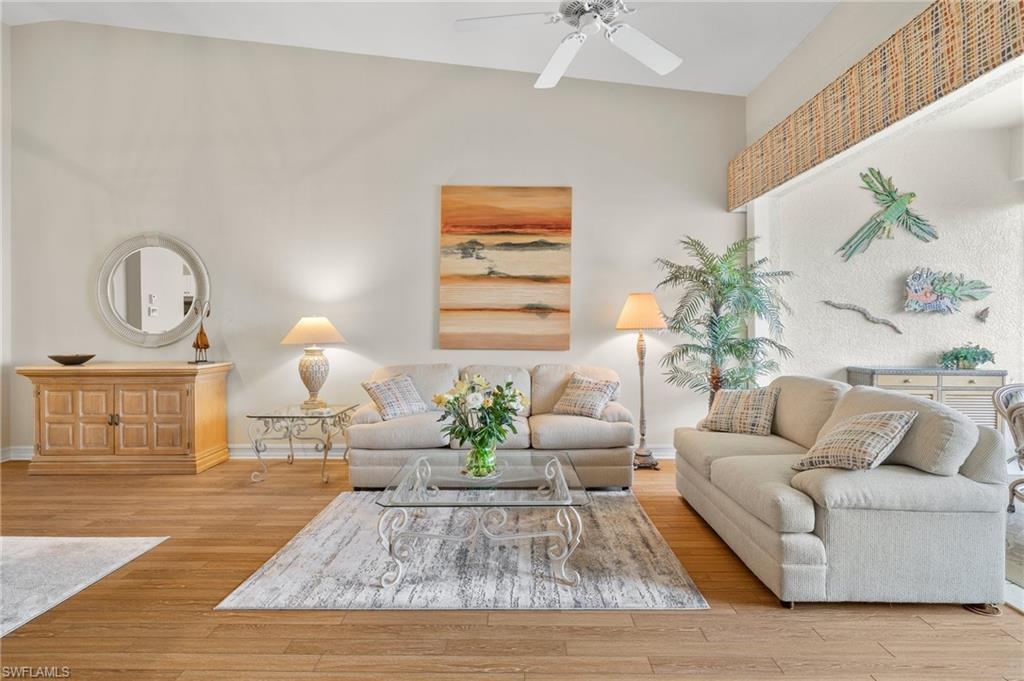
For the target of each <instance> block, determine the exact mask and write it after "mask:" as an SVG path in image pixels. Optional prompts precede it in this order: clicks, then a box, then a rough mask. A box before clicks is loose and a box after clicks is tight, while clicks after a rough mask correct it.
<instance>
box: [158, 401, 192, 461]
mask: <svg viewBox="0 0 1024 681" xmlns="http://www.w3.org/2000/svg"><path fill="white" fill-rule="evenodd" d="M191 398H192V390H191V386H190V385H186V384H182V385H159V386H156V387H154V388H153V451H154V453H156V454H187V453H188V452H189V449H190V445H191V443H190V442H189V437H188V433H189V429H190V428H191V424H190V422H189V414H190V413H191V402H190V400H191Z"/></svg>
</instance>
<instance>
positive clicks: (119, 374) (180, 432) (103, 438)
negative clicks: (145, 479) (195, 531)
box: [17, 362, 232, 475]
mask: <svg viewBox="0 0 1024 681" xmlns="http://www.w3.org/2000/svg"><path fill="white" fill-rule="evenodd" d="M231 366H232V365H231V363H230V362H211V363H208V364H189V363H187V362H133V363H124V362H96V363H94V364H85V365H79V366H58V365H51V366H24V367H18V369H17V372H18V373H19V374H21V375H22V376H25V377H27V378H28V379H30V380H31V381H32V383H33V387H34V389H33V393H32V394H33V398H34V399H35V420H36V424H35V425H36V428H35V430H36V437H35V440H36V442H35V453H34V455H33V456H32V462H31V463H30V464H29V466H28V472H29V474H30V475H38V474H54V473H76V474H93V473H134V474H153V473H193V474H195V473H199V472H200V471H204V470H206V469H207V468H210V467H211V466H216V465H217V464H219V463H221V462H222V461H227V458H228V443H227V439H228V429H227V407H226V401H227V397H226V394H227V388H226V378H227V374H228V372H229V371H230V370H231Z"/></svg>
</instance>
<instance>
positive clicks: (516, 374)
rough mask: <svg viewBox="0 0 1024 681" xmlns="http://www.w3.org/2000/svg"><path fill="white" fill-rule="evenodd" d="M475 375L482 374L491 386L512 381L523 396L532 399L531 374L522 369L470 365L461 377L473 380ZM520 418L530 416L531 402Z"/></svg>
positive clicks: (524, 407)
mask: <svg viewBox="0 0 1024 681" xmlns="http://www.w3.org/2000/svg"><path fill="white" fill-rule="evenodd" d="M475 374H480V375H481V376H483V377H484V379H486V381H487V382H488V383H490V384H491V385H504V384H505V383H506V382H508V381H512V385H514V386H515V387H516V389H517V390H519V391H520V392H521V393H523V395H525V396H526V397H527V398H529V397H530V393H531V390H530V372H529V371H527V370H526V369H523V368H522V367H510V366H503V365H500V364H470V365H469V366H467V367H463V368H462V371H461V372H459V375H460V376H461V377H462V378H463V379H467V380H468V379H471V378H473V376H474V375H475ZM519 415H520V416H529V415H530V402H529V399H527V401H526V404H524V405H523V409H522V411H520V412H519Z"/></svg>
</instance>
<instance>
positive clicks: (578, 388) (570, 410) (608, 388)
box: [551, 373, 619, 419]
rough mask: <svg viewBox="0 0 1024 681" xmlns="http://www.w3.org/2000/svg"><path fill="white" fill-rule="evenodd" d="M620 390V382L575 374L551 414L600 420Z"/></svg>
mask: <svg viewBox="0 0 1024 681" xmlns="http://www.w3.org/2000/svg"><path fill="white" fill-rule="evenodd" d="M618 390H619V382H618V381H595V380H594V379H592V378H587V377H586V376H584V375H583V374H580V373H574V374H573V375H572V378H570V379H569V383H568V384H566V386H565V390H564V391H563V392H562V396H561V397H559V398H558V401H557V402H555V406H554V407H552V409H551V413H553V414H564V415H567V416H586V417H587V418H592V419H599V418H601V414H603V413H604V409H605V407H607V406H608V403H609V402H610V401H611V399H612V395H614V394H615V393H616V392H618Z"/></svg>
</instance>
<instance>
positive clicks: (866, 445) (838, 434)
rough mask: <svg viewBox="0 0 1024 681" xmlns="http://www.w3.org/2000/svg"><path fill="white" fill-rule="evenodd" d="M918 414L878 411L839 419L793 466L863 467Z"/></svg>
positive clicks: (874, 462)
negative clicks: (842, 419)
mask: <svg viewBox="0 0 1024 681" xmlns="http://www.w3.org/2000/svg"><path fill="white" fill-rule="evenodd" d="M916 418H917V412H916V411H879V412H874V413H872V414H860V415H858V416H854V417H852V418H848V419H846V420H845V421H841V422H840V423H838V424H837V425H836V427H835V428H833V429H832V430H830V431H829V432H828V433H826V434H824V435H821V436H819V437H818V441H817V442H815V443H814V446H813V447H811V448H810V449H809V450H808V451H807V455H806V456H805V457H804V458H802V459H800V460H799V461H797V462H796V463H795V464H793V468H794V470H798V471H806V470H810V469H812V468H846V469H848V470H851V471H866V470H870V469H872V468H875V467H876V466H878V464H880V463H882V461H884V460H885V457H887V456H889V454H890V453H892V450H894V449H896V445H898V444H899V443H900V440H902V439H903V436H904V435H906V434H907V431H908V430H910V426H911V425H912V424H913V423H914V419H916Z"/></svg>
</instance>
